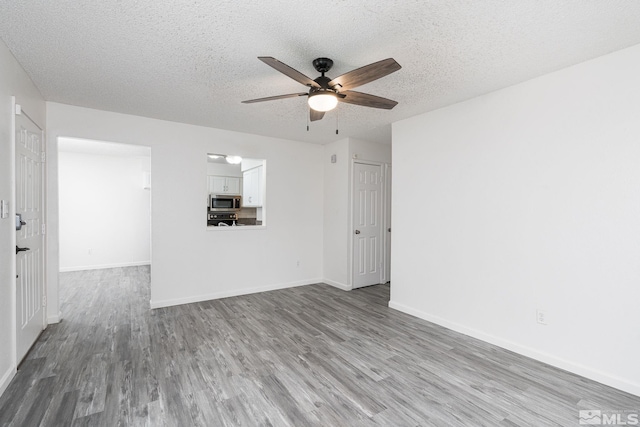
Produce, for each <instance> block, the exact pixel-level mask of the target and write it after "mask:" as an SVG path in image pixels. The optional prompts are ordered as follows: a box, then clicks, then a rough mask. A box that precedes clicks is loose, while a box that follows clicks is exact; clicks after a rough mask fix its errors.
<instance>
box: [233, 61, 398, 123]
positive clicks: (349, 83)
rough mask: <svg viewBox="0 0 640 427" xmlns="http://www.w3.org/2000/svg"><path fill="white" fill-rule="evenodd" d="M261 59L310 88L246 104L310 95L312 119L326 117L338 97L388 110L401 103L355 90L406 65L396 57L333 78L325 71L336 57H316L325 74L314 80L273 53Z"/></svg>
mask: <svg viewBox="0 0 640 427" xmlns="http://www.w3.org/2000/svg"><path fill="white" fill-rule="evenodd" d="M258 59H259V60H260V61H262V62H264V63H265V64H267V65H269V66H270V67H273V68H275V69H276V70H278V71H280V72H281V73H282V74H284V75H285V76H288V77H290V78H292V79H293V80H295V81H297V82H298V83H302V84H303V85H305V86H308V87H309V88H310V89H309V92H301V93H290V94H287V95H277V96H269V97H266V98H258V99H250V100H248V101H242V103H243V104H252V103H254V102H263V101H274V100H276V99H284V98H294V97H296V96H308V97H309V99H308V102H309V107H311V110H310V116H311V121H312V122H313V121H316V120H320V119H322V117H324V113H325V112H327V111H329V110H332V109H333V108H335V107H336V105H337V104H338V101H340V102H346V103H347V104H354V105H362V106H365V107H373V108H383V109H386V110H390V109H392V108H393V107H395V106H396V105H397V104H398V103H397V102H396V101H392V100H390V99H387V98H382V97H380V96H375V95H370V94H368V93H362V92H356V91H354V90H351V89H353V88H355V87H358V86H362V85H363V84H366V83H369V82H372V81H374V80H377V79H379V78H381V77H384V76H386V75H388V74H391V73H393V72H395V71H398V70H399V69H400V68H402V67H400V64H398V63H397V62H396V61H395V60H394V59H393V58H387V59H383V60H382V61H378V62H374V63H373V64H369V65H365V66H364V67H360V68H357V69H355V70H353V71H349V72H348V73H345V74H343V75H341V76H339V77H336V78H335V79H330V78H329V77H327V76H325V75H324V73H326V72H328V71H329V70H330V69H331V67H333V61H332V60H331V59H329V58H316V59H314V60H313V67H314V68H315V69H316V71H318V72H319V73H321V76H320V77H318V78H316V79H314V80H311V79H310V78H309V77H307V76H305V75H304V74H302V73H301V72H299V71H298V70H295V69H293V68H291V67H290V66H288V65H287V64H285V63H284V62H280V61H278V60H277V59H275V58H272V57H271V56H259V57H258Z"/></svg>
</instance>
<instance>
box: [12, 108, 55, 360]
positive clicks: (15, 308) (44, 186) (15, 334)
mask: <svg viewBox="0 0 640 427" xmlns="http://www.w3.org/2000/svg"><path fill="white" fill-rule="evenodd" d="M11 115H12V117H11V149H10V151H11V152H10V156H11V162H10V163H11V204H10V207H9V216H10V218H11V220H12V221H15V217H16V181H17V177H16V171H17V169H16V142H17V141H16V117H17V116H19V115H22V116H24V117H26V118H27V119H28V120H30V121H31V122H32V123H33V124H34V125H35V126H36V127H37V128H38V129H40V135H41V136H40V137H41V141H42V152H43V153H44V154H43V159H45V160H44V161H43V163H44V164H43V166H42V196H41V197H42V224H44V225H45V227H46V226H47V163H46V158H47V142H46V139H45V138H46V133H45V131H44V129H43V128H42V126H40V125H39V124H38V123H37V122H36V121H35V120H34V119H32V118H31V116H29V115H28V114H27V113H26V111H24V110H23V109H22V106H21V104H19V103H18V102H17V100H16V97H15V96H12V97H11ZM45 230H46V228H45ZM14 231H15V230H14ZM16 241H17V238H16V233H15V232H14V233H11V247H13V246H14V245H15V244H16ZM47 246H48V236H47V233H46V232H45V233H43V235H42V295H43V297H44V304H43V307H42V330H44V329H45V328H46V327H47V302H48V299H47V255H48V250H47ZM11 259H12V263H11V285H12V290H11V299H12V307H13V310H12V311H13V312H12V314H11V322H12V328H11V341H12V345H13V352H12V355H11V357H12V365H13V366H14V367H15V369H17V368H18V363H19V362H20V360H19V359H18V321H17V318H16V316H17V313H18V292H17V289H16V286H17V282H16V271H17V268H16V259H17V257H16V255H15V254H14V255H13V256H12V257H11Z"/></svg>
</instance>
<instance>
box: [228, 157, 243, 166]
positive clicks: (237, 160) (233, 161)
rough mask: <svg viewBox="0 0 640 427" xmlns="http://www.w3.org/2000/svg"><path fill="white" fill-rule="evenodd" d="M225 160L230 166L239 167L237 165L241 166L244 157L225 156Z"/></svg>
mask: <svg viewBox="0 0 640 427" xmlns="http://www.w3.org/2000/svg"><path fill="white" fill-rule="evenodd" d="M225 160H226V161H227V163H229V164H232V165H237V164H240V162H242V157H240V156H225Z"/></svg>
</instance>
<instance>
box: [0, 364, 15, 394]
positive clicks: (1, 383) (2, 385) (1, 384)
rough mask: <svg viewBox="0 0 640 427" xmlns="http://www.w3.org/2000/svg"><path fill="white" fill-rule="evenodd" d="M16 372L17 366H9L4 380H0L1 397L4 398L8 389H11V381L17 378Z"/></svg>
mask: <svg viewBox="0 0 640 427" xmlns="http://www.w3.org/2000/svg"><path fill="white" fill-rule="evenodd" d="M16 372H17V369H16V365H14V364H11V366H9V369H7V372H5V373H4V375H3V376H2V378H0V396H2V394H3V393H4V392H5V390H6V389H7V387H9V384H10V383H11V380H12V379H13V377H15V376H16Z"/></svg>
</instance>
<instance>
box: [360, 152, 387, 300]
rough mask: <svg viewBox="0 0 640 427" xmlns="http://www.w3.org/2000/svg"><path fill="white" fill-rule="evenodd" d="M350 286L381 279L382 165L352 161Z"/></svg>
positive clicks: (369, 283)
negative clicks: (351, 258) (351, 273)
mask: <svg viewBox="0 0 640 427" xmlns="http://www.w3.org/2000/svg"><path fill="white" fill-rule="evenodd" d="M353 174H354V176H353V281H352V288H354V289H355V288H360V287H362V286H369V285H376V284H378V283H380V282H381V281H382V253H383V246H382V245H383V243H382V227H383V218H382V183H383V179H382V166H381V165H371V164H365V163H355V164H354V170H353Z"/></svg>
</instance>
